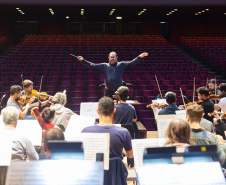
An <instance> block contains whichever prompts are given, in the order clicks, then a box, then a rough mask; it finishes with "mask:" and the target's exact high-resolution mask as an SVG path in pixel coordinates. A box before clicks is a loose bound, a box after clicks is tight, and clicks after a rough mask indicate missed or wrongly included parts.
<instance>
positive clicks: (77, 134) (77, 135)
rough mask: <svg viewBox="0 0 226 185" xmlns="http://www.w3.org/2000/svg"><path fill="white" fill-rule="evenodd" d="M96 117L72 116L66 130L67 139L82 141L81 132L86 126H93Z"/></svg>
mask: <svg viewBox="0 0 226 185" xmlns="http://www.w3.org/2000/svg"><path fill="white" fill-rule="evenodd" d="M94 123H95V118H93V117H84V116H77V115H73V116H71V118H70V120H69V122H68V126H67V129H66V130H65V132H64V136H65V140H67V141H81V132H82V130H83V129H84V128H86V127H89V126H93V125H94Z"/></svg>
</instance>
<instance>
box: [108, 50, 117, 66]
mask: <svg viewBox="0 0 226 185" xmlns="http://www.w3.org/2000/svg"><path fill="white" fill-rule="evenodd" d="M108 59H109V63H110V64H111V65H115V64H116V63H117V60H118V56H117V53H116V52H114V51H112V52H111V53H109V56H108Z"/></svg>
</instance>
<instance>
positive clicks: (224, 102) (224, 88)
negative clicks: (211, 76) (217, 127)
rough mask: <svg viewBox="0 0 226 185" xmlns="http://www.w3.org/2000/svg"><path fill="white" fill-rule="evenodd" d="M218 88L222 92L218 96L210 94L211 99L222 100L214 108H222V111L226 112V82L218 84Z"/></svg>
mask: <svg viewBox="0 0 226 185" xmlns="http://www.w3.org/2000/svg"><path fill="white" fill-rule="evenodd" d="M218 89H219V91H220V94H219V95H217V96H213V95H211V96H210V99H212V100H216V99H217V100H220V101H219V103H218V104H215V105H214V110H219V109H221V110H222V112H226V83H221V84H220V85H219V86H218Z"/></svg>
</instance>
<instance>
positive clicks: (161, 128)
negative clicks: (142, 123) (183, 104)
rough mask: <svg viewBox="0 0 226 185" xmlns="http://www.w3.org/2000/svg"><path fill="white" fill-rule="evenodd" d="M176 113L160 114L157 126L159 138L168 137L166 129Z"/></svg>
mask: <svg viewBox="0 0 226 185" xmlns="http://www.w3.org/2000/svg"><path fill="white" fill-rule="evenodd" d="M174 116H175V115H173V114H172V115H159V116H158V118H157V128H158V134H159V138H166V130H167V128H168V126H169V124H170V122H171V121H172V120H174Z"/></svg>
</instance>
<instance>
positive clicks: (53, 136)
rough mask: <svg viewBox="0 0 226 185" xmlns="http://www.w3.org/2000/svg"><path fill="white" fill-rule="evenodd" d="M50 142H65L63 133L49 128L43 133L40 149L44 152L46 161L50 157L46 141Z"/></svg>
mask: <svg viewBox="0 0 226 185" xmlns="http://www.w3.org/2000/svg"><path fill="white" fill-rule="evenodd" d="M50 140H65V138H64V133H63V131H62V130H59V129H56V128H51V129H49V130H47V131H46V132H45V133H44V139H43V144H42V148H43V150H44V151H45V154H46V157H47V158H48V159H49V158H50V156H51V151H50V150H49V149H48V141H50Z"/></svg>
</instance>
